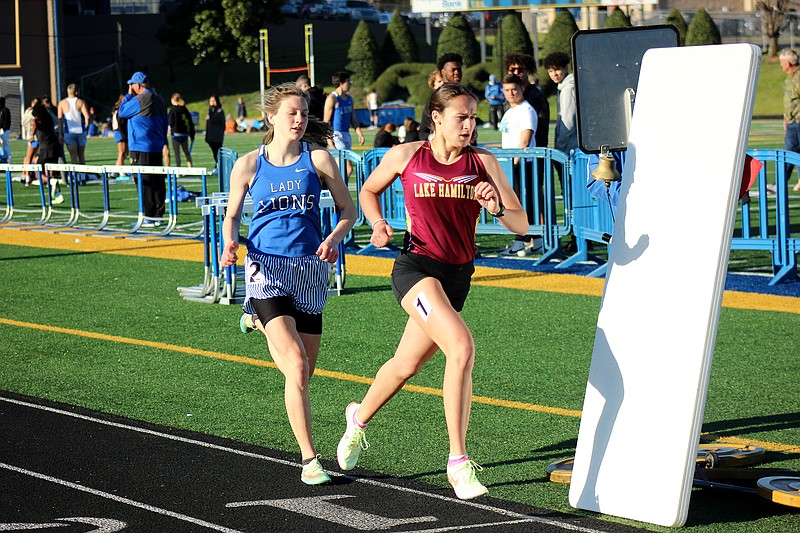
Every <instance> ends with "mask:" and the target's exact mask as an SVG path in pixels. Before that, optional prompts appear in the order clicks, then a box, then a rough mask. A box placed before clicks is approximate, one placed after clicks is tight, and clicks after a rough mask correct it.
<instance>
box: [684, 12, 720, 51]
mask: <svg viewBox="0 0 800 533" xmlns="http://www.w3.org/2000/svg"><path fill="white" fill-rule="evenodd" d="M720 43H722V37H721V36H720V34H719V28H718V27H717V25H716V23H715V22H714V21H713V20H712V19H711V16H709V14H708V12H706V10H705V9H703V8H702V7H701V8H700V9H698V10H697V11H696V12H695V14H694V17H692V22H691V23H690V24H689V28H688V29H687V30H686V46H697V45H703V44H720Z"/></svg>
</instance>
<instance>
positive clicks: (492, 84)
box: [484, 74, 506, 129]
mask: <svg viewBox="0 0 800 533" xmlns="http://www.w3.org/2000/svg"><path fill="white" fill-rule="evenodd" d="M484 96H485V97H486V100H488V101H489V124H490V125H491V127H493V128H494V129H497V128H498V127H499V124H500V119H501V118H502V117H503V102H505V100H506V97H505V96H504V95H503V86H502V85H500V84H499V83H497V76H495V75H494V74H489V83H487V84H486V89H484ZM484 127H488V125H487V124H484Z"/></svg>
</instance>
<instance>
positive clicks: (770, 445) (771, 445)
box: [701, 435, 800, 453]
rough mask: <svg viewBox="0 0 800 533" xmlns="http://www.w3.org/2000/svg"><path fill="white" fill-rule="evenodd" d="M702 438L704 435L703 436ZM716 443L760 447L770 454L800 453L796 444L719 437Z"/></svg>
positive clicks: (799, 447)
mask: <svg viewBox="0 0 800 533" xmlns="http://www.w3.org/2000/svg"><path fill="white" fill-rule="evenodd" d="M701 436H702V435H701ZM714 442H716V443H719V442H721V443H731V444H736V445H739V446H745V445H747V444H750V445H751V446H758V447H759V448H764V449H765V450H767V451H770V452H784V453H800V446H798V445H796V444H781V443H779V442H766V441H763V440H752V439H742V438H740V437H718V438H716V439H715V440H714Z"/></svg>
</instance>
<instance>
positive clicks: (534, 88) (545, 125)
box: [505, 53, 550, 175]
mask: <svg viewBox="0 0 800 533" xmlns="http://www.w3.org/2000/svg"><path fill="white" fill-rule="evenodd" d="M505 64H506V74H516V75H517V76H519V78H520V79H521V80H522V86H523V92H522V97H523V98H525V100H526V101H527V102H528V103H529V104H531V105H532V106H533V108H534V109H535V110H536V117H537V122H536V146H539V147H541V148H547V145H548V144H549V143H550V103H549V102H548V101H547V97H546V96H545V95H544V92H542V89H541V87H539V84H538V82H537V80H536V78H535V77H534V78H533V79H531V73H532V72H536V61H535V60H534V59H533V57H531V56H529V55H528V54H514V53H512V54H508V55H506V57H505ZM506 105H507V103H506ZM541 164H542V165H543V164H544V162H541ZM543 169H544V167H543V166H541V167H540V169H539V174H540V175H541V174H542V173H543Z"/></svg>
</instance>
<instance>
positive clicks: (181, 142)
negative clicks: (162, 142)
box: [167, 93, 194, 167]
mask: <svg viewBox="0 0 800 533" xmlns="http://www.w3.org/2000/svg"><path fill="white" fill-rule="evenodd" d="M170 103H171V104H172V107H170V108H169V114H168V115H167V121H168V122H169V129H170V132H171V133H172V150H173V151H174V152H175V164H176V165H177V166H181V151H183V153H184V154H185V155H186V166H187V167H191V166H192V151H191V149H190V148H189V141H190V140H191V143H192V145H193V144H194V121H193V120H192V114H191V113H189V110H188V109H186V102H184V101H183V97H182V96H181V93H173V95H172V96H171V97H170Z"/></svg>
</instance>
